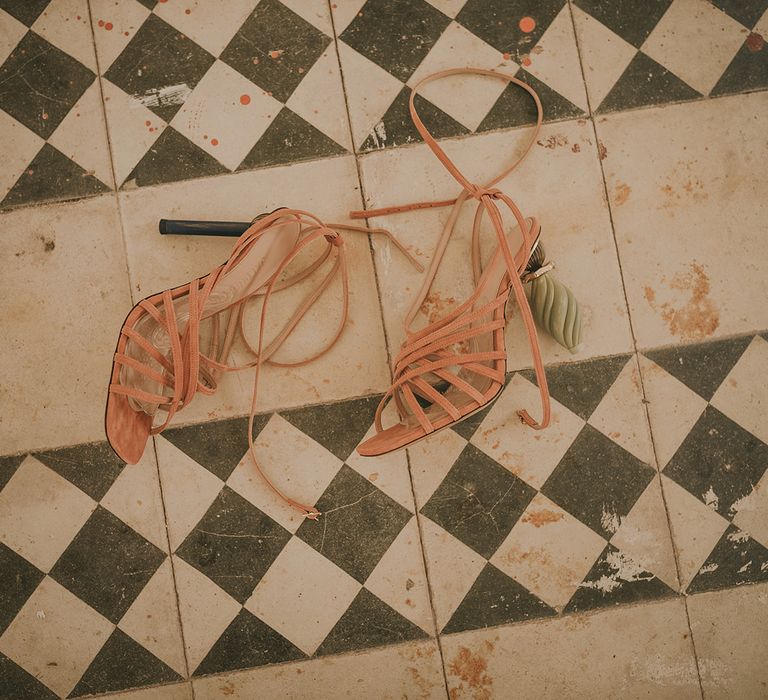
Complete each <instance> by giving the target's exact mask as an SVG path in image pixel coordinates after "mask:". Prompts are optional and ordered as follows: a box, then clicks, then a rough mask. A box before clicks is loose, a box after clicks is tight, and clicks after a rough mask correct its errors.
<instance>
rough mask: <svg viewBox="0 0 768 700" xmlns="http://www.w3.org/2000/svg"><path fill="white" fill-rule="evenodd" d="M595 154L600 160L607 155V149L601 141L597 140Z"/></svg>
mask: <svg viewBox="0 0 768 700" xmlns="http://www.w3.org/2000/svg"><path fill="white" fill-rule="evenodd" d="M597 155H598V156H600V160H605V159H606V158H607V157H608V149H607V148H606V147H605V144H604V143H603V142H602V141H599V140H598V142H597Z"/></svg>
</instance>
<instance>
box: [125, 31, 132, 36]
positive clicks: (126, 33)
mask: <svg viewBox="0 0 768 700" xmlns="http://www.w3.org/2000/svg"><path fill="white" fill-rule="evenodd" d="M123 34H125V36H131V35H130V33H129V32H123Z"/></svg>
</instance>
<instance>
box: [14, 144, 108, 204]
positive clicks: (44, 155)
mask: <svg viewBox="0 0 768 700" xmlns="http://www.w3.org/2000/svg"><path fill="white" fill-rule="evenodd" d="M102 192H109V187H107V186H106V185H105V184H104V183H103V182H102V181H101V180H99V179H98V178H96V177H94V176H93V175H90V174H88V172H86V170H85V169H83V168H82V167H81V166H80V165H78V164H77V163H75V161H73V160H70V159H69V158H67V156H65V155H64V154H63V153H61V151H59V150H57V149H56V148H54V147H53V146H51V144H49V143H46V144H44V145H43V147H42V148H41V149H40V151H39V152H38V154H37V155H36V156H35V157H34V159H33V160H32V162H31V163H30V164H29V165H28V166H27V168H26V169H25V170H24V172H23V173H22V174H21V176H20V177H19V179H18V180H17V181H16V184H15V185H14V186H13V187H12V188H11V190H10V191H9V192H8V194H7V195H6V196H5V198H4V199H3V201H2V203H1V205H2V206H3V207H9V206H16V205H19V204H28V203H30V202H39V201H43V200H46V199H77V198H79V197H88V196H89V195H94V194H100V193H102Z"/></svg>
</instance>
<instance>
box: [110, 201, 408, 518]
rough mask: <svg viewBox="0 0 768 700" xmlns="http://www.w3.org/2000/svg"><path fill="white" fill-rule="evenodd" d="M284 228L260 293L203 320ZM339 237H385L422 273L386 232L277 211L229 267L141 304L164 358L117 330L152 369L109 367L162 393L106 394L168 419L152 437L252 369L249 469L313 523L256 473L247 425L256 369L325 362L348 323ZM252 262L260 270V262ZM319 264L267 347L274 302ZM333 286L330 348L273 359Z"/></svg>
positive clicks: (252, 232)
mask: <svg viewBox="0 0 768 700" xmlns="http://www.w3.org/2000/svg"><path fill="white" fill-rule="evenodd" d="M286 221H288V222H295V223H296V224H297V225H298V226H299V235H298V238H297V239H296V243H295V244H293V245H292V246H291V248H290V250H289V251H288V252H287V253H286V254H285V255H284V256H283V257H282V259H281V260H279V261H278V262H277V264H276V265H275V266H274V269H272V270H270V275H269V277H268V279H267V280H266V282H265V283H264V285H263V286H261V287H260V288H259V289H256V290H255V291H252V292H250V293H247V294H245V295H244V296H243V297H241V298H239V299H235V300H233V302H232V304H231V305H230V306H229V307H227V308H226V309H225V310H223V311H219V312H215V313H213V314H211V315H209V317H208V318H207V319H206V304H207V303H208V301H209V300H210V298H211V296H212V295H213V294H214V292H215V291H216V287H217V285H218V284H219V283H220V282H221V280H223V279H224V278H225V276H226V275H227V273H229V272H231V271H232V270H234V269H235V268H236V267H237V266H238V265H240V264H247V263H246V262H245V261H246V258H247V256H248V254H249V253H250V252H251V251H252V250H253V247H254V246H255V245H256V244H257V242H258V240H259V239H260V238H261V237H262V236H263V235H265V234H266V232H267V231H269V230H270V228H271V227H272V226H275V225H278V224H280V223H283V222H286ZM339 230H349V231H353V232H361V233H373V234H382V235H386V236H387V237H389V239H390V240H392V241H393V242H394V244H395V245H396V246H397V247H398V248H399V249H400V250H401V251H402V252H403V253H404V255H405V256H406V257H407V258H408V259H409V260H410V262H411V263H413V264H414V265H415V266H416V268H417V269H418V270H419V271H423V267H422V266H421V265H420V264H419V263H418V261H416V260H415V258H413V256H412V255H411V254H410V252H409V251H408V250H407V249H405V248H404V247H403V246H402V244H401V243H400V242H399V241H397V240H396V239H395V238H394V237H392V236H391V234H390V233H389V232H388V231H385V230H384V229H369V228H366V227H362V226H353V225H347V224H328V225H326V224H324V223H323V222H322V221H320V219H318V218H317V217H315V216H314V215H312V214H310V213H308V212H305V211H301V210H298V209H279V210H277V211H275V212H273V213H272V214H270V215H268V216H266V217H263V218H260V219H258V220H257V221H256V222H254V224H253V225H252V226H251V227H249V229H248V230H247V231H246V232H245V233H244V234H243V235H242V236H241V237H240V238H239V239H238V241H237V242H236V244H235V246H234V248H233V250H232V254H231V255H230V257H229V259H228V260H227V261H226V262H225V263H224V264H223V265H221V266H219V267H217V268H216V269H215V270H214V271H213V272H211V273H210V274H209V275H207V276H206V277H205V278H203V279H198V280H194V281H192V282H190V283H189V285H187V286H186V287H185V288H181V289H180V290H174V291H175V292H177V293H176V294H175V296H174V294H172V292H171V291H170V290H169V291H166V292H163V293H162V294H161V295H158V296H156V297H151V298H150V299H145V300H142V301H141V302H139V304H138V307H139V308H140V309H141V310H142V311H143V312H145V313H146V314H148V315H149V316H151V317H152V319H153V320H154V321H155V324H156V327H157V329H158V330H159V332H161V334H164V335H166V336H167V337H168V341H169V348H170V350H169V352H167V353H163V352H161V351H160V350H158V348H157V347H156V346H155V345H154V344H153V342H152V341H151V339H149V338H146V337H145V336H143V335H142V334H141V333H140V332H139V331H138V330H137V329H136V327H135V324H134V327H131V326H128V325H126V326H124V327H123V330H122V334H123V335H124V336H125V337H126V338H127V340H128V341H129V342H131V343H135V344H136V346H137V347H138V348H139V349H140V350H142V351H143V352H144V353H145V354H146V356H147V357H148V358H149V359H150V360H151V361H152V362H153V363H154V366H150V365H149V364H147V362H142V361H140V360H138V359H136V358H134V357H131V356H130V355H129V354H127V353H126V352H118V353H116V354H115V357H114V361H115V363H116V364H118V365H120V366H122V367H124V368H130V369H131V370H133V371H135V372H137V373H138V374H139V375H141V376H142V377H146V378H147V379H149V380H151V381H153V382H155V383H156V384H157V385H159V386H160V387H162V388H163V393H159V394H155V393H152V392H148V391H144V390H142V389H140V388H139V387H136V386H130V385H126V384H125V383H123V382H122V381H118V382H117V383H113V384H112V385H111V386H110V392H111V393H114V394H118V395H122V396H125V397H128V398H130V399H133V400H134V401H135V402H143V403H145V404H149V405H151V406H154V407H155V408H156V409H159V410H160V411H162V412H164V413H166V415H165V418H164V419H163V420H162V421H161V422H160V423H159V424H157V425H154V426H152V428H151V433H152V434H158V433H160V432H162V431H163V430H164V429H165V428H166V427H167V426H168V424H169V423H170V421H171V419H172V418H173V416H174V415H175V414H176V413H177V412H178V411H179V410H181V409H182V408H183V407H185V406H187V405H188V404H189V403H190V402H191V401H192V399H193V398H194V396H195V394H196V393H197V392H200V393H204V394H211V393H213V392H214V391H215V389H216V385H217V375H218V374H220V373H224V372H235V371H240V370H243V369H248V368H255V374H254V381H253V396H252V400H251V406H250V412H249V420H248V447H249V452H250V454H251V457H252V459H253V462H254V465H255V468H256V470H257V471H258V472H259V474H260V475H261V477H262V478H263V480H264V482H265V483H266V484H267V486H268V487H269V488H270V489H271V490H272V491H273V492H274V493H275V494H276V495H277V496H279V497H280V498H282V499H283V500H284V501H285V502H286V503H287V504H288V505H289V506H291V507H292V508H295V509H296V510H298V511H299V512H300V513H302V514H303V515H304V516H306V517H308V518H312V519H316V518H317V517H318V516H319V515H320V513H319V511H318V510H317V509H316V508H314V507H312V506H309V505H305V504H303V503H300V502H299V501H296V500H294V499H292V498H290V497H288V496H287V495H285V494H284V493H283V492H282V491H281V490H280V489H279V488H278V487H277V486H276V485H275V484H274V482H273V481H272V480H271V479H270V478H269V477H268V476H267V474H266V473H265V472H264V470H263V469H262V467H261V465H260V464H259V461H258V459H257V454H256V447H255V444H254V440H253V422H254V416H255V414H256V409H257V397H258V388H259V379H260V376H261V368H262V366H263V365H273V366H278V367H299V366H302V365H305V364H307V363H309V362H311V361H313V360H315V359H317V358H319V357H321V356H323V355H325V354H326V353H327V352H328V351H329V350H330V349H331V348H332V347H333V346H334V345H335V344H336V342H337V341H338V339H339V338H340V336H341V334H342V332H343V330H344V328H345V326H346V323H347V318H348V315H349V291H350V290H349V264H348V260H347V254H346V248H345V243H344V239H343V238H342V236H341V234H340V233H339ZM322 241H325V245H324V246H321V250H320V252H319V253H318V254H317V255H315V256H314V257H311V258H310V259H309V261H308V262H305V261H304V259H302V266H301V268H300V269H299V270H298V271H295V272H293V273H292V274H289V275H288V276H286V273H287V272H288V268H289V266H290V265H291V263H293V262H294V261H296V259H297V257H298V256H299V255H301V254H302V253H303V252H304V251H305V249H307V248H308V247H309V246H311V245H312V244H314V243H316V242H322ZM258 262H259V264H261V261H258ZM325 264H328V268H329V269H328V271H327V272H326V273H325V274H324V276H323V277H322V279H321V280H320V282H319V283H318V284H317V285H316V286H314V287H312V288H311V289H309V291H308V293H307V295H306V296H305V297H304V299H303V300H302V301H301V303H300V304H299V305H298V307H297V308H296V309H295V310H294V312H293V313H292V314H290V315H288V317H287V319H286V321H285V323H284V324H283V326H282V328H281V329H280V330H279V331H278V332H277V333H276V334H275V336H274V337H273V338H272V339H271V340H270V341H269V342H267V341H266V340H265V327H266V320H267V316H268V309H269V308H270V306H271V300H272V298H273V296H274V294H276V293H279V292H280V291H283V290H285V289H288V288H290V287H293V286H295V285H297V284H299V283H301V282H303V281H304V280H306V279H307V278H309V277H310V276H311V275H312V274H313V273H315V272H316V271H318V270H319V269H320V268H321V267H322V266H323V265H325ZM338 278H340V279H341V297H342V304H341V313H340V318H339V323H338V326H337V328H336V330H335V331H334V333H333V334H332V336H331V338H330V340H328V341H327V342H326V343H325V344H324V345H323V347H321V348H320V349H319V350H318V351H316V352H314V353H312V354H311V355H309V356H307V357H304V358H302V359H300V360H296V361H281V360H277V359H275V357H274V355H275V354H276V353H277V352H278V351H279V350H280V348H281V347H282V346H283V345H284V344H285V342H286V340H287V339H288V338H289V337H290V336H291V335H292V333H293V332H294V331H295V329H296V327H297V326H298V325H299V324H300V322H301V320H302V319H303V318H304V317H305V316H306V315H307V313H308V312H309V311H310V310H311V309H312V307H313V306H314V305H315V304H316V303H317V302H318V300H319V299H320V298H321V297H322V296H323V294H324V293H325V292H326V291H327V290H328V289H329V288H330V286H331V284H332V283H333V281H334V280H336V279H338ZM185 294H186V301H187V312H188V318H187V320H186V323H185V324H182V325H183V327H182V328H180V327H179V322H178V319H177V317H176V309H175V308H174V304H173V302H174V298H175V297H179V296H184V295H185ZM256 299H261V302H262V303H261V311H260V317H259V324H258V336H257V337H258V341H257V343H256V344H255V346H254V345H253V344H252V343H251V342H250V341H249V340H248V338H247V334H246V328H245V320H244V319H245V308H246V305H247V304H248V303H249V302H251V301H253V300H256ZM224 316H226V322H225V323H226V325H225V328H224V329H223V332H222V317H224ZM204 320H205V321H206V322H209V323H210V324H211V338H210V342H209V344H208V347H207V348H206V349H205V351H204V350H203V349H202V348H201V346H200V334H201V327H202V324H203V322H204ZM238 338H239V339H240V340H241V341H242V343H243V345H244V346H245V348H246V349H247V350H248V351H249V352H250V354H251V356H252V358H253V359H252V360H251V361H249V362H247V363H245V364H242V365H239V366H236V365H231V364H229V361H228V359H229V354H230V351H231V349H232V346H233V344H234V343H235V341H236V340H237V339H238ZM118 376H121V375H118Z"/></svg>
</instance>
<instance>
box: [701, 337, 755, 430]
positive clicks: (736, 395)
mask: <svg viewBox="0 0 768 700" xmlns="http://www.w3.org/2000/svg"><path fill="white" fill-rule="evenodd" d="M710 403H711V404H712V405H713V406H714V407H715V408H717V409H718V410H720V411H722V412H723V413H725V415H726V416H728V417H729V418H731V419H732V420H734V421H736V422H737V423H738V424H739V425H740V426H741V427H742V428H746V429H747V430H749V431H750V432H751V433H752V434H753V435H754V436H755V437H758V438H759V439H760V440H762V441H763V442H768V342H766V341H765V340H763V339H762V338H761V337H760V336H755V338H754V340H753V341H752V342H751V343H750V344H749V347H748V348H747V349H746V350H745V351H744V354H743V355H742V356H741V358H739V361H738V362H737V363H736V365H735V366H734V368H733V369H732V370H731V372H730V373H729V374H728V376H727V377H726V378H725V381H723V383H722V384H721V385H720V387H719V388H718V390H717V391H716V392H715V395H714V396H713V397H712V400H711V402H710Z"/></svg>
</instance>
